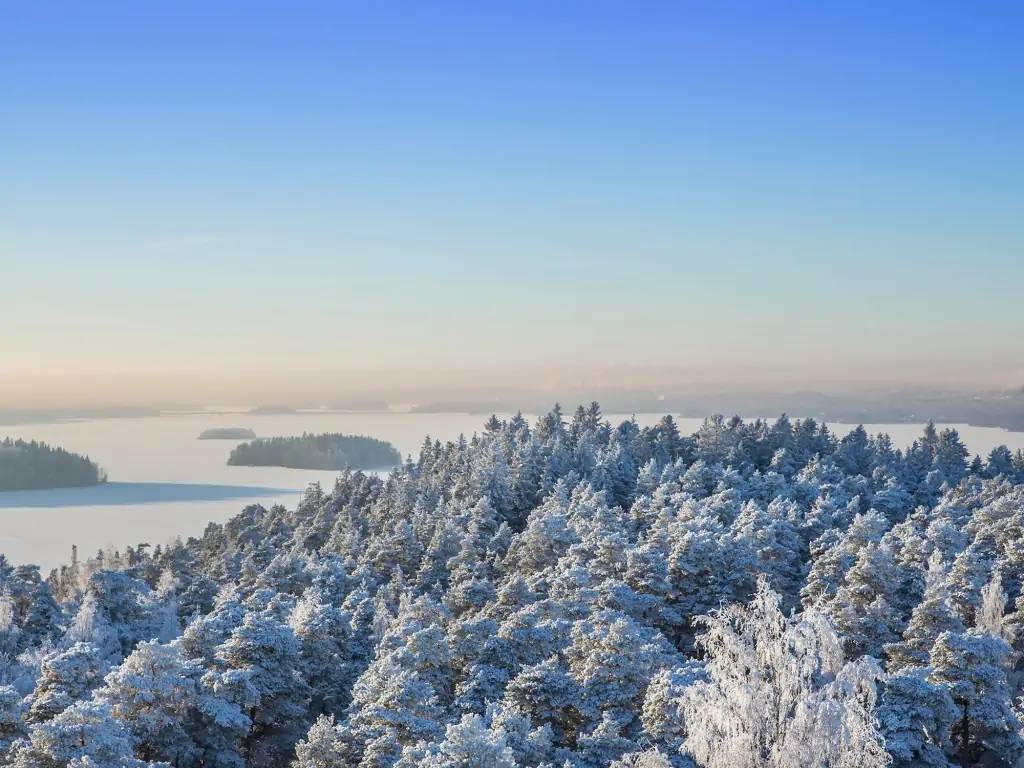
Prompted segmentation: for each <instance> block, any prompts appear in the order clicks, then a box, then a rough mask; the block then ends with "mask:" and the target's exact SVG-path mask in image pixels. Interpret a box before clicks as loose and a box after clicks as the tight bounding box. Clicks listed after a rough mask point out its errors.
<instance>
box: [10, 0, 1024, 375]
mask: <svg viewBox="0 0 1024 768" xmlns="http://www.w3.org/2000/svg"><path fill="white" fill-rule="evenodd" d="M241 5H244V6H245V9H244V10H240V6H241ZM1022 39H1024V10H1022V7H1021V5H1020V4H1019V3H1001V4H999V3H986V2H979V3H966V2H958V3H948V2H934V1H930V2H902V3H883V2H856V3H835V2H829V3H818V2H807V3H790V2H786V3H777V4H776V3H769V2H750V3H733V2H706V3H705V2H665V3H648V2H625V1H624V2H578V3H571V2H551V1H550V0H548V1H547V2H509V3H503V2H500V3H499V2H479V1H477V2H466V3H444V2H436V3H435V2H431V3H423V2H408V3H387V2H381V3H378V2H353V3H343V2H333V3H308V2H288V3H284V2H280V3H266V2H251V3H245V4H239V3H236V2H231V3H222V2H217V1H215V0H203V2H183V1H181V0H178V1H176V2H163V3H151V2H141V3H140V2H119V3H110V2H101V1H98V0H94V1H92V2H67V3H61V2H39V1H38V0H29V1H26V2H2V4H0V161H2V165H0V169H2V170H0V295H2V298H3V302H4V321H3V323H2V324H0V365H2V366H3V368H4V371H3V372H4V373H8V374H18V375H25V376H32V375H36V374H46V373H50V374H52V373H57V372H70V373H85V372H111V371H114V372H117V371H124V372H154V371H157V372H158V371H188V370H203V371H239V370H266V369H277V370H288V369H295V370H299V369H302V370H310V369H318V368H322V369H331V370H350V369H351V370H358V369H378V370H379V369H388V368H403V367H404V368H423V369H428V368H429V369H432V370H439V369H445V368H453V369H456V368H486V367H489V366H496V365H512V366H515V365H561V364H568V363H571V364H579V365H587V364H592V363H597V362H602V363H625V364H637V365H640V364H655V363H660V364H671V365H684V366H685V365H699V366H711V367H713V366H726V365H730V364H734V363H736V361H741V362H742V363H744V364H745V365H753V366H758V365H779V364H790V363H791V364H793V365H794V366H821V367H825V368H827V367H828V366H830V365H833V364H835V363H836V362H837V361H842V362H844V363H846V364H852V365H856V366H860V367H861V368H863V369H865V370H872V369H877V370H879V371H880V376H882V374H883V373H884V371H885V370H886V369H887V367H889V366H894V365H896V364H900V365H920V366H922V370H925V369H926V366H928V367H929V368H928V369H929V370H930V369H932V368H934V367H935V366H939V367H942V366H947V367H954V368H955V367H957V366H959V367H961V368H962V367H972V366H979V367H995V368H1000V367H1001V366H1005V367H1006V368H1007V369H1009V368H1013V367H1016V368H1017V369H1018V370H1019V369H1020V368H1021V366H1022V361H1024V332H1022V326H1024V248H1022V246H1024V167H1022V166H1024V45H1022ZM1013 383H1017V384H1019V383H1020V382H1013Z"/></svg>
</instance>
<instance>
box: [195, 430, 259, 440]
mask: <svg viewBox="0 0 1024 768" xmlns="http://www.w3.org/2000/svg"><path fill="white" fill-rule="evenodd" d="M254 437H256V433H255V432H253V431H252V430H251V429H246V428H245V427H213V428H212V429H204V430H203V431H202V432H201V433H200V434H199V439H200V440H252V439H253V438H254Z"/></svg>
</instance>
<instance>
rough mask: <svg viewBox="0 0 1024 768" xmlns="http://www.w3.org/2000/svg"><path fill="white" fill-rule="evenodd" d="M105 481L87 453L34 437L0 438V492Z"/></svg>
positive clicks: (96, 483) (64, 486)
mask: <svg viewBox="0 0 1024 768" xmlns="http://www.w3.org/2000/svg"><path fill="white" fill-rule="evenodd" d="M106 481H107V476H106V473H105V472H103V470H102V469H100V467H99V465H97V464H96V463H95V462H93V461H91V460H90V459H89V457H87V456H80V455H79V454H77V453H71V452H70V451H66V450H64V449H63V448H55V447H51V446H49V445H47V444H46V443H40V442H37V441H34V440H33V441H31V442H30V441H27V440H12V439H11V438H7V439H5V440H0V491H39V490H52V489H55V488H86V487H90V486H94V485H100V484H101V483H105V482H106Z"/></svg>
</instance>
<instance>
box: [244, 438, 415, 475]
mask: <svg viewBox="0 0 1024 768" xmlns="http://www.w3.org/2000/svg"><path fill="white" fill-rule="evenodd" d="M401 461H402V455H401V454H400V453H399V452H398V450H397V449H396V448H395V446H393V445H392V444H391V443H388V442H385V441H383V440H377V439H376V438H373V437H364V436H362V435H342V434H323V435H311V434H304V435H302V437H270V438H262V439H260V440H253V441H251V442H248V443H242V444H241V445H239V446H236V447H235V449H234V450H233V451H231V455H230V456H229V457H228V464H229V465H231V466H245V467H290V468H292V469H337V470H341V469H390V468H392V467H395V466H397V465H398V464H400V463H401Z"/></svg>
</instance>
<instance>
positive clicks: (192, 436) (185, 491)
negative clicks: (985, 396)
mask: <svg viewBox="0 0 1024 768" xmlns="http://www.w3.org/2000/svg"><path fill="white" fill-rule="evenodd" d="M660 417H661V415H660V414H638V415H637V420H638V421H639V422H640V423H641V424H652V423H654V422H656V421H657V420H658V419H659V418H660ZM608 418H609V419H611V420H612V422H613V423H617V422H618V421H620V420H622V419H624V418H628V417H627V416H621V415H609V417H608ZM484 421H485V417H483V416H480V415H468V414H457V413H445V414H410V413H299V414H284V415H252V414H195V415H175V416H162V417H154V418H145V419H103V420H96V421H80V422H64V423H58V424H23V425H16V426H0V438H3V437H7V436H10V437H15V438H17V437H22V438H25V439H36V440H43V441H45V442H48V443H50V444H51V445H59V446H62V447H64V448H67V449H68V450H70V451H74V452H76V453H83V454H88V455H89V456H90V457H91V458H92V459H93V460H94V461H97V462H98V463H99V464H100V465H101V466H102V467H103V468H104V469H105V470H106V471H107V473H108V474H109V477H110V482H109V483H107V484H105V485H101V486H97V487H94V488H69V489H60V490H53V491H18V492H8V493H0V553H3V554H5V555H6V556H7V557H8V559H9V560H11V561H12V562H14V563H36V564H38V565H40V566H41V567H42V568H43V570H44V573H45V572H47V571H48V570H49V569H50V568H53V567H55V566H57V565H59V564H61V563H64V562H67V561H68V560H69V559H70V553H71V546H72V545H73V544H77V545H78V548H79V551H80V552H81V553H82V554H83V555H87V554H92V553H93V552H95V551H96V550H97V549H101V548H103V547H106V546H109V545H114V546H117V547H124V546H126V545H129V544H137V543H139V542H149V543H150V544H161V543H165V542H167V541H170V540H171V539H173V538H174V537H176V536H181V537H182V538H185V537H188V536H197V535H199V534H201V533H202V531H203V529H204V528H205V527H206V524H207V523H208V522H211V521H212V522H224V521H225V520H227V519H229V518H230V517H231V516H232V515H234V514H236V513H237V512H239V511H240V510H241V509H242V508H243V507H244V506H246V505H247V504H255V503H259V504H263V505H265V506H269V505H271V504H277V503H280V504H285V505H292V504H294V502H295V499H296V497H297V495H298V494H300V493H301V492H302V490H303V489H304V488H305V487H306V486H307V485H308V484H309V483H311V482H314V481H319V482H321V483H322V484H323V485H324V486H325V488H330V487H331V486H332V485H333V483H334V477H335V475H336V474H337V473H335V472H327V471H318V470H300V469H284V468H279V467H229V466H227V464H226V461H227V457H228V454H229V453H230V451H231V448H232V447H233V446H234V445H235V444H236V443H238V442H240V441H237V440H197V439H196V438H197V437H198V435H199V433H200V432H202V431H203V430H204V429H209V428H211V427H248V428H251V429H253V430H254V431H255V432H256V434H257V435H259V436H260V437H273V436H279V435H280V436H288V435H301V434H302V433H303V432H346V433H350V434H363V435H369V436H371V437H377V438H380V439H382V440H389V441H391V442H392V443H393V444H394V445H395V446H396V447H397V448H398V450H399V451H401V453H402V454H403V455H406V454H412V455H414V456H415V455H416V453H417V452H418V451H419V446H420V444H421V443H422V442H423V437H424V436H425V435H427V434H429V435H431V436H432V437H436V438H439V439H441V440H450V439H455V438H457V437H458V436H459V434H465V435H467V436H468V435H471V434H472V433H473V432H474V431H479V429H480V428H481V426H482V425H483V423H484ZM531 421H532V419H531ZM701 421H702V420H701V419H678V422H679V427H680V430H681V431H683V432H684V433H687V434H688V433H690V432H693V431H694V430H696V429H697V428H698V427H699V426H700V424H701ZM852 426H853V425H843V424H838V425H834V426H833V431H835V432H836V433H837V434H840V435H841V434H845V433H846V432H847V431H848V430H850V429H851V428H852ZM954 426H956V427H957V429H958V430H960V434H961V436H962V438H963V440H964V442H965V443H966V445H967V447H968V448H969V449H970V450H971V451H972V452H974V453H980V454H982V455H983V456H984V455H985V454H987V453H988V452H989V451H990V450H992V448H994V447H995V446H996V445H999V444H1004V443H1005V444H1006V445H1008V446H1009V447H1010V448H1011V449H1017V448H1024V433H1021V432H1007V431H1005V430H1001V429H992V428H986V427H969V426H964V425H954ZM865 427H866V428H867V429H868V431H869V432H870V433H872V434H874V433H876V432H888V433H889V434H890V435H891V436H892V439H893V442H894V443H895V444H896V445H897V446H899V447H905V446H907V445H909V444H910V443H911V441H913V440H914V438H916V437H918V436H919V435H920V434H921V429H922V427H921V425H917V424H866V425H865Z"/></svg>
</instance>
